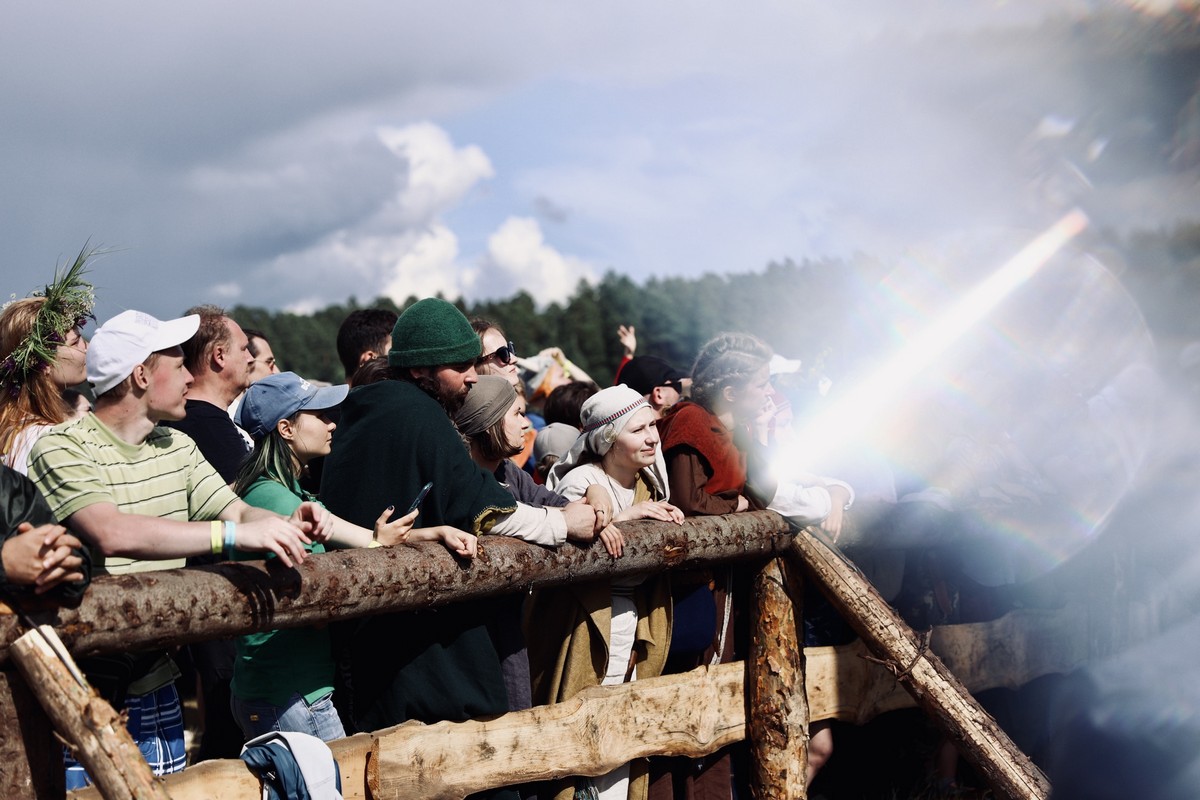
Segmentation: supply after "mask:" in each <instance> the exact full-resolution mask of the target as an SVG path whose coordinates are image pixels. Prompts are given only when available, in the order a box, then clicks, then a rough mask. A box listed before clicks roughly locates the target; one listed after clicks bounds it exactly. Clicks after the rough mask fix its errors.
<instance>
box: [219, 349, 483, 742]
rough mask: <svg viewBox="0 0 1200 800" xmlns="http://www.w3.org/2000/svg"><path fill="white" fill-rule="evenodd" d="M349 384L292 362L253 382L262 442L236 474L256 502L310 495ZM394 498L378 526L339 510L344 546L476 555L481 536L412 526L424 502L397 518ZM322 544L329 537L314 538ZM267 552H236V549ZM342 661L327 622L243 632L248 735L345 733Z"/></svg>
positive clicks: (238, 687) (247, 403)
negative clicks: (304, 372)
mask: <svg viewBox="0 0 1200 800" xmlns="http://www.w3.org/2000/svg"><path fill="white" fill-rule="evenodd" d="M348 391H349V387H347V386H345V385H342V386H328V387H322V388H317V387H316V386H313V385H311V384H310V383H309V382H308V381H306V380H304V379H303V378H300V377H299V376H298V375H296V374H295V373H293V372H281V373H279V374H277V375H269V376H267V377H266V378H263V379H262V380H260V381H257V382H256V383H254V384H252V385H251V386H250V388H249V389H247V390H246V395H245V397H244V398H243V400H242V405H241V407H240V409H239V410H238V424H239V425H241V426H242V428H244V429H245V430H246V431H247V432H248V433H249V434H250V436H251V437H252V438H253V439H254V451H253V452H252V453H251V454H250V456H249V457H248V458H247V459H246V462H245V463H244V464H243V465H242V468H241V469H240V470H239V472H238V476H237V480H236V481H235V482H234V487H233V488H234V491H236V492H237V494H238V495H239V496H240V497H242V498H243V499H244V500H245V501H246V502H247V503H249V504H250V505H253V506H258V507H260V508H266V509H269V510H271V511H274V512H276V513H280V514H291V512H292V511H293V510H294V509H295V508H296V507H297V506H299V505H300V503H302V502H304V501H306V500H315V499H316V498H314V497H313V496H312V495H310V494H309V493H307V492H305V491H304V490H303V489H301V488H300V484H299V477H300V475H301V474H302V473H303V471H304V469H305V468H306V467H307V465H308V462H309V461H310V460H312V459H314V458H318V457H320V456H325V455H328V454H329V450H330V444H331V442H332V436H333V430H334V428H336V427H337V426H336V425H335V424H334V423H333V422H332V421H331V420H330V419H329V417H328V416H327V412H328V411H329V410H330V409H332V408H335V407H337V406H338V405H340V404H341V402H342V401H343V400H345V399H346V394H347V392H348ZM393 511H394V508H393V507H392V506H389V507H388V508H386V509H385V510H384V512H383V513H382V514H381V515H380V516H379V519H377V520H376V521H375V530H374V531H371V530H368V529H367V528H364V527H361V526H359V525H355V524H353V523H350V522H347V521H346V520H344V519H341V518H339V517H336V516H335V517H334V518H333V520H334V525H333V536H332V538H331V539H330V541H329V544H331V545H333V546H335V547H339V546H340V547H379V546H385V545H394V544H401V543H406V542H418V541H441V542H442V543H443V544H444V545H445V546H446V547H447V548H448V549H450V550H451V551H452V552H454V553H456V554H458V555H460V556H465V557H471V556H474V555H475V551H476V540H475V537H474V536H472V535H471V534H469V533H465V532H463V531H460V530H458V529H456V528H451V527H449V526H445V525H443V526H438V527H434V528H413V527H412V523H413V520H415V519H416V516H417V510H416V509H414V510H413V511H412V512H411V513H409V514H407V515H405V516H403V517H401V518H399V519H396V520H393V521H391V522H389V521H388V518H389V517H390V516H392V513H393ZM306 547H307V549H308V550H309V551H310V552H313V553H323V552H325V545H324V544H322V543H320V542H313V543H312V544H310V545H306ZM257 556H258V554H244V555H243V554H240V553H235V555H234V557H235V558H239V557H242V558H255V557H257ZM333 676H334V662H333V654H332V651H331V649H330V642H329V632H328V629H327V628H325V627H319V628H292V629H288V630H276V631H265V632H263V633H252V634H249V635H247V636H242V637H239V638H238V640H237V659H236V660H235V662H234V670H233V682H232V684H231V688H232V699H231V702H230V704H231V706H232V709H233V715H234V718H235V719H237V721H238V724H239V725H240V726H241V728H242V732H243V733H244V734H245V736H246V738H247V739H250V738H253V737H255V736H259V735H261V734H263V733H268V732H270V731H298V732H300V733H308V734H312V735H313V736H317V737H319V738H321V739H323V740H325V741H330V740H332V739H339V738H341V737H343V736H345V735H346V733H345V730H344V728H343V727H342V723H341V720H340V719H339V718H338V714H337V711H336V710H335V709H334V707H333Z"/></svg>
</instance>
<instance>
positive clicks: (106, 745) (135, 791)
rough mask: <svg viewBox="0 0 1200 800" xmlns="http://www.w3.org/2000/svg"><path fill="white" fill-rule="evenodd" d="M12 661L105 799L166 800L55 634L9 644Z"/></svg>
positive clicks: (44, 629) (45, 629)
mask: <svg viewBox="0 0 1200 800" xmlns="http://www.w3.org/2000/svg"><path fill="white" fill-rule="evenodd" d="M12 657H13V660H14V661H15V662H16V664H17V667H18V669H20V670H21V674H22V675H24V676H25V680H26V681H28V683H29V685H30V686H36V687H37V698H38V701H39V702H40V703H41V704H42V708H44V709H45V711H46V714H47V716H49V717H50V719H51V721H52V722H53V723H54V727H55V729H56V730H58V731H59V733H60V734H61V735H62V737H63V738H64V739H65V740H66V741H68V742H69V743H71V745H72V746H73V747H74V750H75V755H76V758H78V759H79V762H80V763H81V764H83V766H84V768H85V769H86V770H87V771H88V776H89V777H90V778H91V779H92V782H93V783H94V784H95V785H96V786H97V787H98V788H99V789H100V791H101V793H102V794H103V795H104V797H105V798H107V800H122V798H137V799H138V800H170V797H169V795H167V793H166V790H165V789H164V788H163V786H162V783H161V782H160V781H159V780H158V778H156V777H154V774H153V773H152V772H151V771H150V766H149V765H148V764H147V763H146V760H145V758H144V757H143V756H142V753H141V751H140V750H139V749H138V746H137V744H135V743H134V741H133V737H131V736H130V735H129V731H128V730H126V729H125V723H124V722H123V721H122V719H121V716H120V715H119V714H118V713H117V712H116V711H115V710H114V709H113V707H112V706H110V705H109V704H108V703H106V702H105V701H104V700H102V699H101V698H100V697H99V696H97V695H96V693H95V692H93V691H92V689H91V687H90V686H88V685H87V684H86V683H79V682H78V681H77V680H76V676H77V675H79V669H78V667H76V666H75V665H74V663H72V662H70V656H69V655H67V651H66V648H65V647H63V645H62V642H60V641H58V636H57V635H56V634H55V633H54V629H53V628H51V627H49V626H46V625H43V626H40V627H38V628H36V629H35V630H31V631H29V632H28V633H26V634H25V635H24V636H22V637H21V638H20V639H18V640H17V641H15V642H13V646H12Z"/></svg>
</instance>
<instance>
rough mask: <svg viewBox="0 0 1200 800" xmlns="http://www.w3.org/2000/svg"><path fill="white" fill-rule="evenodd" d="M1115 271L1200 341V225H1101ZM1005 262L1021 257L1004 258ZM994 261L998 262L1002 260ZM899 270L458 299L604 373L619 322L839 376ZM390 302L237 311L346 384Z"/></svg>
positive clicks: (644, 342)
mask: <svg viewBox="0 0 1200 800" xmlns="http://www.w3.org/2000/svg"><path fill="white" fill-rule="evenodd" d="M1079 244H1080V246H1081V247H1082V248H1083V249H1084V250H1085V251H1088V252H1092V253H1094V254H1096V256H1097V257H1098V258H1099V260H1101V261H1102V262H1103V263H1104V264H1105V265H1106V266H1108V268H1109V269H1110V270H1112V271H1113V272H1114V273H1115V274H1116V275H1117V276H1118V278H1119V279H1120V280H1121V281H1122V283H1123V284H1124V285H1125V287H1126V289H1128V291H1129V292H1130V293H1131V295H1132V296H1133V297H1134V299H1135V300H1136V301H1137V302H1138V304H1139V306H1140V307H1141V309H1142V313H1143V314H1144V315H1145V318H1146V321H1147V324H1148V325H1149V327H1150V330H1151V332H1152V333H1153V334H1155V336H1156V338H1159V339H1160V340H1162V341H1186V340H1193V339H1194V340H1200V315H1197V314H1196V313H1195V308H1196V307H1197V304H1198V303H1200V222H1190V223H1187V224H1181V225H1178V226H1176V227H1174V228H1172V229H1169V230H1158V231H1143V232H1137V233H1134V234H1131V235H1129V236H1128V237H1124V238H1123V239H1121V240H1118V239H1117V238H1116V237H1114V236H1112V235H1109V234H1105V233H1103V232H1094V233H1092V234H1089V235H1088V237H1087V240H1086V241H1082V242H1080V243H1079ZM996 255H997V263H998V262H999V261H1001V260H1003V258H1005V257H1007V256H1008V255H1011V254H1009V253H998V254H996ZM995 265H996V264H992V265H991V266H995ZM890 271H891V265H889V264H886V263H883V262H882V261H880V260H877V259H874V258H870V257H867V256H855V257H854V258H851V259H821V260H806V261H802V262H793V261H790V260H789V261H784V262H782V263H772V264H770V265H768V266H767V267H766V268H765V269H764V270H762V271H760V272H750V273H741V274H726V275H714V274H706V275H703V276H701V277H698V278H680V277H675V278H652V279H650V280H647V281H645V282H642V283H639V282H635V281H633V280H631V279H630V278H628V277H626V276H623V275H618V274H616V273H615V272H609V273H608V274H606V275H605V276H604V277H603V279H602V280H601V281H600V282H599V283H597V284H594V285H592V284H587V283H580V284H579V286H578V287H577V288H576V290H575V292H574V294H573V295H572V296H571V297H570V299H569V300H568V301H567V302H566V303H564V304H559V303H551V304H549V305H548V306H546V307H544V308H543V307H541V304H540V303H539V302H538V300H537V298H536V297H534V296H533V295H530V294H529V293H527V292H524V291H522V292H518V293H517V294H515V295H513V296H511V297H509V298H506V299H500V300H488V301H482V302H478V303H464V302H463V301H462V300H461V299H459V300H456V301H455V302H456V303H457V305H458V306H459V307H460V308H461V309H462V310H463V311H464V312H465V313H466V314H467V315H468V316H471V317H474V316H480V317H484V318H487V319H490V320H492V321H493V322H495V323H497V324H499V325H500V326H501V327H502V328H503V329H504V330H505V331H506V332H507V333H508V335H509V338H510V339H512V341H513V342H514V343H515V344H516V347H517V349H518V352H519V353H522V354H531V353H534V352H536V351H538V350H540V349H541V348H544V347H549V346H552V345H557V346H559V347H562V348H563V350H564V351H565V352H566V353H567V354H568V355H569V356H570V358H571V359H572V360H574V361H575V362H577V363H578V364H579V365H580V366H582V367H583V368H584V369H586V370H587V371H588V372H589V373H590V374H591V375H592V376H593V377H595V378H596V379H597V380H599V381H602V382H606V381H608V380H610V379H611V377H612V374H613V370H614V369H615V367H616V365H617V363H618V362H619V361H620V358H621V353H622V348H621V344H620V342H619V341H618V340H617V336H616V329H617V326H618V325H622V324H625V325H634V326H636V328H637V337H638V352H639V353H641V354H655V355H660V356H662V357H664V358H666V359H667V360H668V361H670V362H672V363H674V364H676V365H678V366H680V367H682V368H688V367H690V365H691V360H692V358H693V357H694V355H695V353H696V352H697V350H698V349H699V348H700V346H701V345H702V344H703V343H704V341H705V340H707V339H708V338H709V337H711V336H712V335H714V334H715V333H718V332H719V331H722V330H742V331H749V332H750V333H754V334H756V335H758V336H761V337H762V338H763V339H765V340H766V341H767V342H768V343H770V344H771V345H772V347H774V348H775V349H776V350H777V352H779V353H781V354H782V355H784V356H787V357H790V358H800V359H802V360H803V361H804V362H805V370H806V371H817V372H819V371H828V372H830V373H831V374H836V373H837V372H839V371H841V369H842V368H845V367H846V366H847V365H848V363H849V362H850V361H852V360H853V359H854V358H856V357H858V356H861V355H867V354H869V353H870V351H872V350H874V349H878V348H879V347H883V346H887V345H888V344H889V342H888V341H887V338H888V335H889V334H888V329H887V325H886V321H885V320H880V319H876V318H874V315H875V309H877V308H878V304H877V303H875V302H873V298H875V297H876V293H877V292H878V291H880V290H881V281H882V280H883V279H884V278H885V277H886V276H887V275H888V273H889V272H890ZM938 277H939V278H940V279H941V280H942V281H944V282H945V283H946V284H947V285H948V286H950V287H954V286H957V285H962V286H963V288H965V286H966V283H967V281H969V280H975V279H978V278H979V277H981V276H980V269H979V265H969V264H958V265H943V274H941V275H940V276H938ZM417 299H418V298H416V297H410V298H408V299H406V300H405V302H404V303H403V304H401V305H397V304H396V303H395V302H394V301H393V300H391V299H389V298H377V299H375V300H371V301H367V302H360V301H358V300H356V299H354V298H351V299H350V300H349V301H347V302H345V303H337V304H333V305H330V306H327V307H325V308H323V309H321V310H319V311H317V312H315V313H313V314H309V315H300V314H293V313H289V312H280V311H270V310H268V309H264V308H255V307H248V306H237V307H236V308H234V309H232V312H231V313H232V314H233V315H234V317H235V318H236V319H237V320H238V321H239V322H240V323H241V324H242V325H243V326H246V327H250V328H256V329H259V330H261V331H263V332H264V333H266V334H267V336H268V338H269V339H270V340H271V343H272V347H273V349H274V351H275V354H276V356H277V357H278V358H279V361H280V364H281V365H282V366H283V368H284V369H290V370H293V371H295V372H297V373H299V374H301V375H304V376H306V377H309V378H315V379H318V380H324V381H332V382H340V381H342V380H343V379H344V376H343V374H342V369H341V365H340V364H339V362H338V358H337V352H336V349H335V346H334V342H335V341H336V338H337V330H338V327H339V326H340V325H341V323H342V320H344V319H345V318H346V315H347V314H349V313H350V312H351V311H352V310H354V309H356V308H362V307H384V308H391V309H393V310H395V311H397V312H400V311H402V310H403V309H404V308H405V307H407V306H408V305H409V304H411V303H412V302H415V301H416V300H417Z"/></svg>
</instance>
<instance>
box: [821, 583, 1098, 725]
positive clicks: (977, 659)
mask: <svg viewBox="0 0 1200 800" xmlns="http://www.w3.org/2000/svg"><path fill="white" fill-rule="evenodd" d="M1088 617H1089V615H1088V613H1087V611H1086V609H1085V608H1084V607H1083V605H1081V604H1076V605H1070V606H1067V607H1065V608H1060V609H1053V610H1050V609H1022V610H1019V611H1012V612H1010V613H1008V614H1006V615H1005V616H1003V617H1001V618H999V619H996V620H992V621H990V622H975V623H970V624H962V625H939V626H937V627H935V628H934V629H933V633H932V635H931V636H930V639H929V649H930V650H932V651H933V652H934V653H936V654H937V655H938V657H939V658H940V659H941V660H942V663H943V664H945V665H946V667H947V668H948V669H949V670H950V671H951V672H952V673H954V677H955V678H957V679H958V680H959V681H960V682H961V683H962V684H963V685H964V686H966V687H967V688H968V689H969V690H970V691H971V692H972V693H978V692H981V691H983V690H985V689H995V688H998V687H1005V688H1009V689H1016V688H1018V687H1021V686H1024V685H1025V684H1027V683H1029V682H1030V681H1031V680H1033V679H1034V678H1038V677H1041V676H1043V675H1051V674H1060V675H1065V674H1066V673H1069V672H1071V671H1073V670H1075V669H1078V668H1079V667H1081V666H1083V664H1085V663H1086V662H1087V660H1088V647H1089V642H1088V624H1087V623H1088ZM870 658H871V653H870V651H869V650H868V649H867V647H866V645H865V644H863V642H862V641H861V640H859V641H855V642H853V643H851V644H846V645H839V646H837V647H809V648H807V649H806V650H805V660H806V664H805V671H806V674H807V689H808V703H809V713H810V715H811V717H812V719H814V720H819V719H838V720H841V721H843V722H852V723H854V724H856V725H862V724H865V723H866V722H869V721H870V720H872V719H874V718H875V717H877V716H879V715H880V714H883V713H885V712H888V711H895V710H896V709H898V708H911V707H912V706H913V705H914V704H915V703H914V700H913V698H912V695H911V694H909V692H907V691H906V690H905V689H904V687H903V686H901V685H900V683H899V682H898V681H897V680H896V679H895V676H894V675H892V673H890V672H888V671H887V670H886V669H885V668H884V667H883V666H882V665H881V664H879V663H877V662H875V661H873V660H870Z"/></svg>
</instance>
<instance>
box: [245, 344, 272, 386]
mask: <svg viewBox="0 0 1200 800" xmlns="http://www.w3.org/2000/svg"><path fill="white" fill-rule="evenodd" d="M254 348H255V349H256V350H258V355H256V356H253V358H254V360H253V361H251V362H250V382H251V383H254V382H255V381H261V380H262V379H263V378H265V377H267V376H268V375H275V374H277V373H278V372H279V367H278V365H276V363H275V353H274V352H273V351H272V350H271V343H270V342H268V341H267V340H266V339H257V338H256V339H255V340H254Z"/></svg>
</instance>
